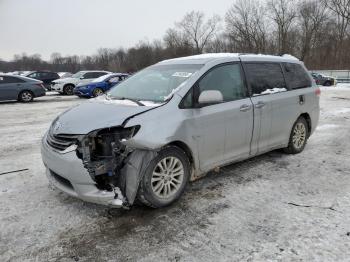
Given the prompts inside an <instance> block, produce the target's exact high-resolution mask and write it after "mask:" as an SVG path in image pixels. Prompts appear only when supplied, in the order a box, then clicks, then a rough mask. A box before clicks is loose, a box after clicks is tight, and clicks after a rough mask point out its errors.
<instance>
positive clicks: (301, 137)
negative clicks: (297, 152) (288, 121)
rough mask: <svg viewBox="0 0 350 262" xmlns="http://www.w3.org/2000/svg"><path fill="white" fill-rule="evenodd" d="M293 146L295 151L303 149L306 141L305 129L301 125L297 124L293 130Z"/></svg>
mask: <svg viewBox="0 0 350 262" xmlns="http://www.w3.org/2000/svg"><path fill="white" fill-rule="evenodd" d="M292 141H293V145H294V147H295V148H296V149H300V148H302V147H303V145H304V143H305V141H306V127H305V125H304V124H303V123H297V124H296V125H295V127H294V130H293V138H292Z"/></svg>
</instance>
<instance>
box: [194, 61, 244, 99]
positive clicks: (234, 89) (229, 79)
mask: <svg viewBox="0 0 350 262" xmlns="http://www.w3.org/2000/svg"><path fill="white" fill-rule="evenodd" d="M198 88H199V94H200V93H201V92H203V91H205V90H217V91H220V92H221V94H222V96H223V98H224V101H225V102H228V101H234V100H238V99H242V98H244V97H245V86H244V82H243V78H242V73H241V66H240V65H239V64H227V65H222V66H219V67H216V68H214V69H212V70H211V71H209V73H207V74H206V75H205V76H204V77H203V78H202V79H201V80H200V81H199V83H198Z"/></svg>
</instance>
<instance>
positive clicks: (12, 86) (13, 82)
mask: <svg viewBox="0 0 350 262" xmlns="http://www.w3.org/2000/svg"><path fill="white" fill-rule="evenodd" d="M44 95H45V87H44V85H43V82H42V81H39V80H36V79H32V78H28V77H23V76H15V75H5V74H0V101H7V100H18V101H20V102H31V101H33V99H34V98H35V97H39V96H44Z"/></svg>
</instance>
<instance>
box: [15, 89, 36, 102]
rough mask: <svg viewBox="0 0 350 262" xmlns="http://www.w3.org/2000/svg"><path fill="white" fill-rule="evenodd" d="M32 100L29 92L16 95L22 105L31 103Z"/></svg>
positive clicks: (32, 97)
mask: <svg viewBox="0 0 350 262" xmlns="http://www.w3.org/2000/svg"><path fill="white" fill-rule="evenodd" d="M33 99H34V95H33V93H32V92H31V91H28V90H25V91H22V92H21V93H20V94H19V95H18V100H19V101H21V102H24V103H27V102H31V101H33Z"/></svg>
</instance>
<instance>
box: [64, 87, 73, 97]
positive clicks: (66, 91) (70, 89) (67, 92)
mask: <svg viewBox="0 0 350 262" xmlns="http://www.w3.org/2000/svg"><path fill="white" fill-rule="evenodd" d="M73 90H74V86H73V85H66V86H65V87H63V94H65V95H68V96H71V95H73V94H74V92H73Z"/></svg>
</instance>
